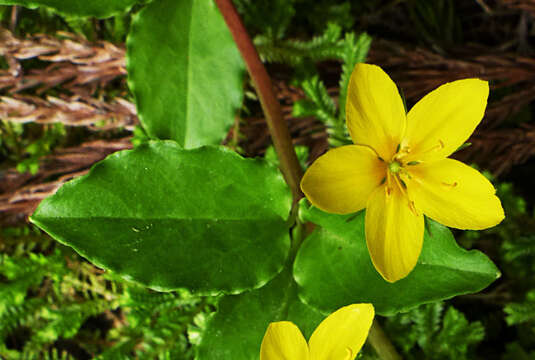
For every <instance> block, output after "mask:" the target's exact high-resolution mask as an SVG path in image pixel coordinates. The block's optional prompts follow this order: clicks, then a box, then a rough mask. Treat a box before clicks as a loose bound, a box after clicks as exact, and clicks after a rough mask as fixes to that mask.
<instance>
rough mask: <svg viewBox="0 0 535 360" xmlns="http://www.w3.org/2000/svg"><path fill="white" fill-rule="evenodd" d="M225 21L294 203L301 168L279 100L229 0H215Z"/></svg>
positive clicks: (301, 195) (299, 194)
mask: <svg viewBox="0 0 535 360" xmlns="http://www.w3.org/2000/svg"><path fill="white" fill-rule="evenodd" d="M215 2H216V4H217V6H218V8H219V10H220V11H221V14H222V15H223V18H224V19H225V22H226V23H227V26H228V28H229V29H230V32H231V33H232V37H233V38H234V41H235V42H236V45H237V46H238V49H239V50H240V53H241V55H242V57H243V60H244V61H245V65H246V66H247V70H248V71H249V75H251V79H252V81H253V86H254V87H255V89H256V92H257V94H258V97H259V98H260V104H261V105H262V110H263V111H264V114H265V115H266V122H267V125H268V128H269V132H270V134H271V138H272V140H273V146H274V147H275V151H276V152H277V155H278V157H279V159H280V168H281V171H282V174H283V176H284V179H285V180H286V183H287V184H288V185H289V186H290V188H291V190H292V194H293V199H294V204H295V203H296V202H297V201H298V200H299V199H300V198H301V197H303V193H302V192H301V189H300V187H299V182H300V181H301V177H302V176H303V169H302V168H301V165H300V164H299V161H298V160H297V155H296V154H295V150H294V147H293V144H292V138H291V137H290V132H289V131H288V126H287V125H286V122H285V121H284V118H283V116H282V111H281V108H280V104H279V101H278V100H277V98H276V97H275V93H274V92H273V86H272V84H271V79H270V77H269V75H268V73H267V71H266V68H265V67H264V64H262V61H260V57H259V56H258V53H257V51H256V49H255V47H254V45H253V42H252V41H251V38H250V37H249V35H248V34H247V31H246V30H245V27H244V26H243V23H242V21H241V19H240V16H239V15H238V12H237V11H236V8H235V7H234V5H233V4H232V1H231V0H215Z"/></svg>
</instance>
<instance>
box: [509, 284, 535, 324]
mask: <svg viewBox="0 0 535 360" xmlns="http://www.w3.org/2000/svg"><path fill="white" fill-rule="evenodd" d="M504 311H505V313H506V314H507V316H506V318H505V320H506V321H507V324H509V325H516V324H521V323H525V322H528V321H530V322H533V321H535V290H532V291H530V292H528V294H527V295H526V300H525V301H524V302H521V303H510V304H508V305H507V306H505V308H504Z"/></svg>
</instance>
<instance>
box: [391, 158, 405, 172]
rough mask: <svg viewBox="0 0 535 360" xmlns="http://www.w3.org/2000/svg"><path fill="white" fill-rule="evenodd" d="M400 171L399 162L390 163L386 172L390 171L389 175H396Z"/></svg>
mask: <svg viewBox="0 0 535 360" xmlns="http://www.w3.org/2000/svg"><path fill="white" fill-rule="evenodd" d="M401 169H402V165H401V163H400V162H399V161H395V160H394V161H392V162H391V163H389V164H388V170H390V172H391V173H393V174H397V173H398V172H400V170H401Z"/></svg>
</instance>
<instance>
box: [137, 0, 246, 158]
mask: <svg viewBox="0 0 535 360" xmlns="http://www.w3.org/2000/svg"><path fill="white" fill-rule="evenodd" d="M127 48H128V50H127V68H128V83H129V86H130V89H131V90H132V92H133V93H134V95H135V97H136V103H137V109H138V113H139V116H140V120H141V123H142V124H143V126H144V127H145V129H146V130H147V132H148V133H149V135H151V136H154V137H157V138H160V139H172V140H175V141H177V142H178V143H179V144H180V145H182V146H183V147H185V148H193V147H197V146H201V145H210V144H213V145H216V144H219V143H220V142H221V141H222V140H223V139H224V137H225V136H226V131H227V130H228V128H229V127H230V126H231V125H232V124H233V123H234V118H235V116H236V111H237V109H238V108H239V107H240V106H241V103H242V96H243V73H244V65H243V61H242V59H241V56H240V54H239V52H238V50H237V48H236V45H235V43H234V41H233V39H232V36H231V34H230V31H229V30H228V28H227V26H226V25H225V22H224V20H223V17H222V16H221V14H220V13H219V11H218V9H217V7H216V5H215V2H214V1H213V0H181V1H176V0H158V1H154V2H152V3H151V4H149V5H148V6H147V7H145V8H144V9H143V10H142V11H140V12H139V14H138V15H137V16H136V18H135V19H134V21H133V23H132V27H131V30H130V34H129V36H128V40H127Z"/></svg>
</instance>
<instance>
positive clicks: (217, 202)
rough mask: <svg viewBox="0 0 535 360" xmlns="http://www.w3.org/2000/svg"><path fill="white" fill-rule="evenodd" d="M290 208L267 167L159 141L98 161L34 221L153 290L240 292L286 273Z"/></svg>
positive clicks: (222, 153)
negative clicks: (278, 274) (284, 269)
mask: <svg viewBox="0 0 535 360" xmlns="http://www.w3.org/2000/svg"><path fill="white" fill-rule="evenodd" d="M291 201H292V200H291V196H290V192H289V190H288V188H287V187H286V185H285V183H284V181H283V179H282V176H281V174H280V173H279V171H278V170H277V169H276V168H274V167H273V166H271V165H268V164H267V163H266V162H265V161H264V160H261V159H244V158H242V157H240V156H239V155H238V154H236V153H234V152H232V151H230V150H228V149H225V148H222V147H202V148H198V149H194V150H185V149H182V148H180V147H179V146H178V145H177V144H175V143H174V142H171V141H154V142H150V143H148V144H144V145H140V146H139V147H138V148H136V149H135V150H128V151H121V152H118V153H115V154H113V155H111V156H109V157H108V158H107V159H105V160H103V161H101V162H99V163H97V164H96V165H95V166H94V167H93V168H92V169H91V171H90V173H89V174H88V175H86V176H83V177H81V178H78V179H75V180H73V181H71V182H69V183H67V184H65V185H64V186H63V187H62V188H61V189H60V190H59V191H58V192H57V193H56V194H55V195H53V196H51V197H49V198H47V199H45V200H44V201H43V202H42V203H41V204H40V206H39V207H38V209H37V210H36V211H35V213H34V214H33V216H32V217H31V221H32V222H34V223H35V224H36V225H38V226H39V227H40V228H42V229H43V230H45V231H46V232H47V233H49V234H50V235H51V236H52V237H54V238H55V239H57V240H58V241H60V242H61V243H63V244H66V245H69V246H71V247H72V248H74V249H75V250H76V251H77V252H78V253H79V254H81V255H82V256H84V257H86V258H87V259H88V260H90V261H91V262H93V263H94V264H96V265H97V266H100V267H103V268H105V269H109V270H112V271H114V272H116V273H118V274H120V275H122V276H123V277H126V278H129V279H133V280H135V281H138V282H140V283H141V284H144V285H146V286H148V287H151V288H153V289H156V290H172V289H178V288H186V289H189V290H190V291H192V292H195V293H197V294H214V293H218V292H220V291H223V292H229V293H238V292H241V291H244V290H246V289H251V288H256V287H258V286H260V285H263V284H265V283H266V282H267V281H269V280H270V279H271V278H273V277H274V276H275V275H276V274H277V273H278V272H279V271H281V269H282V267H283V265H284V263H285V259H286V257H287V255H288V251H289V246H290V242H289V236H288V226H287V225H286V223H285V220H286V218H287V217H288V213H289V211H290V206H291Z"/></svg>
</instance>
